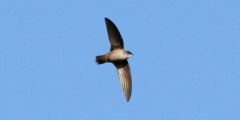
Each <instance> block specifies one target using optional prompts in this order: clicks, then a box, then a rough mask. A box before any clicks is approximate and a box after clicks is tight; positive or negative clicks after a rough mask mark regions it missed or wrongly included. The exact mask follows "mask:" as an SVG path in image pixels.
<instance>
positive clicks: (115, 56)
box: [96, 49, 132, 64]
mask: <svg viewBox="0 0 240 120" xmlns="http://www.w3.org/2000/svg"><path fill="white" fill-rule="evenodd" d="M131 56H132V55H131V54H129V53H128V51H125V50H123V49H116V50H113V51H111V52H109V53H107V54H105V55H100V56H97V57H96V61H97V63H98V64H102V63H104V62H121V61H123V60H126V59H128V58H129V57H131Z"/></svg>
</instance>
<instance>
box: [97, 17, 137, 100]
mask: <svg viewBox="0 0 240 120" xmlns="http://www.w3.org/2000/svg"><path fill="white" fill-rule="evenodd" d="M105 22H106V25H107V31H108V37H109V41H110V43H111V48H110V52H109V53H107V54H105V55H100V56H96V62H97V64H103V63H106V62H110V63H113V64H114V66H115V67H116V68H117V71H118V76H119V79H120V82H121V85H122V88H123V92H124V94H125V96H126V100H127V101H129V100H130V97H131V94H132V77H131V71H130V67H129V64H128V61H127V59H128V58H129V57H131V56H132V55H133V54H132V53H131V52H129V51H127V50H124V44H123V39H122V37H121V34H120V32H119V31H118V29H117V27H116V25H115V24H114V23H113V22H112V21H111V20H110V19H108V18H105Z"/></svg>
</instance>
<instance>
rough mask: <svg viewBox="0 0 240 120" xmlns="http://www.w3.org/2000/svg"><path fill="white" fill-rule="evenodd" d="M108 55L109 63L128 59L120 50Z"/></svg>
mask: <svg viewBox="0 0 240 120" xmlns="http://www.w3.org/2000/svg"><path fill="white" fill-rule="evenodd" d="M108 55H109V56H108V57H109V60H110V61H122V60H126V59H127V58H128V56H127V55H126V54H125V53H124V51H122V50H115V51H111V52H110V53H109V54H108Z"/></svg>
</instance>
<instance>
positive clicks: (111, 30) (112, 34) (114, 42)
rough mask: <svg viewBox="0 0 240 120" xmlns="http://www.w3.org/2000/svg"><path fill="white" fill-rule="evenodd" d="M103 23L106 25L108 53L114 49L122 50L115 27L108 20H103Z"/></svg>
mask: <svg viewBox="0 0 240 120" xmlns="http://www.w3.org/2000/svg"><path fill="white" fill-rule="evenodd" d="M105 22H106V25H107V31H108V38H109V41H110V43H111V49H110V51H112V50H115V49H123V48H124V43H123V39H122V36H121V34H120V32H119V31H118V29H117V27H116V25H115V24H114V23H113V22H112V21H111V20H110V19H108V18H105Z"/></svg>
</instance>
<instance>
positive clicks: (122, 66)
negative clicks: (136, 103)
mask: <svg viewBox="0 0 240 120" xmlns="http://www.w3.org/2000/svg"><path fill="white" fill-rule="evenodd" d="M113 64H114V65H115V66H116V68H117V71H118V77H119V79H120V82H121V85H122V89H123V92H124V94H125V97H126V100H127V101H129V100H130V97H131V94H132V77H131V71H130V67H129V64H128V61H127V60H125V61H121V62H114V63H113Z"/></svg>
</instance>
